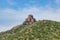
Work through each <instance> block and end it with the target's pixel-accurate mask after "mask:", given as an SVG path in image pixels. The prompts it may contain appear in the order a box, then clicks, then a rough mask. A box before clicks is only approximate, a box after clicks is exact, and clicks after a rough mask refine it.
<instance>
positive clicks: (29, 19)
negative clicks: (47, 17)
mask: <svg viewBox="0 0 60 40" xmlns="http://www.w3.org/2000/svg"><path fill="white" fill-rule="evenodd" d="M34 22H36V19H35V18H34V17H33V15H32V14H29V15H28V17H27V18H26V19H25V21H24V22H23V25H28V24H33V23H34Z"/></svg>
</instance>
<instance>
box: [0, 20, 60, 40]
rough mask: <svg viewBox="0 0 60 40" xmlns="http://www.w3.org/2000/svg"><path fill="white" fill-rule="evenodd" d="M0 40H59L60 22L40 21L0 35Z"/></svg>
mask: <svg viewBox="0 0 60 40" xmlns="http://www.w3.org/2000/svg"><path fill="white" fill-rule="evenodd" d="M0 40H60V22H55V21H50V20H42V21H38V22H36V23H34V24H31V25H18V26H16V27H14V28H12V29H11V30H9V31H6V32H2V33H0Z"/></svg>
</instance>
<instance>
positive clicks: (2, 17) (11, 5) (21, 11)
mask: <svg viewBox="0 0 60 40" xmlns="http://www.w3.org/2000/svg"><path fill="white" fill-rule="evenodd" d="M28 14H33V15H34V17H35V18H36V19H37V20H43V19H46V20H54V21H59V22H60V0H0V32H1V31H6V30H9V29H11V28H12V27H13V26H15V25H18V24H21V23H23V21H24V19H25V18H26V17H27V15H28Z"/></svg>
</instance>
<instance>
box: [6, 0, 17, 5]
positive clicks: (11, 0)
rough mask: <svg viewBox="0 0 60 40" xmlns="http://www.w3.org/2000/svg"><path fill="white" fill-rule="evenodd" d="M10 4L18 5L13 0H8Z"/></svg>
mask: <svg viewBox="0 0 60 40" xmlns="http://www.w3.org/2000/svg"><path fill="white" fill-rule="evenodd" d="M6 1H7V3H8V4H9V5H16V2H15V1H13V0H6Z"/></svg>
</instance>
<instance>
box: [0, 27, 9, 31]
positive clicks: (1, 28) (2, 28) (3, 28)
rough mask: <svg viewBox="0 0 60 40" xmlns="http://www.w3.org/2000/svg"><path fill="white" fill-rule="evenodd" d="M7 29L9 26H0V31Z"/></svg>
mask: <svg viewBox="0 0 60 40" xmlns="http://www.w3.org/2000/svg"><path fill="white" fill-rule="evenodd" d="M7 30H10V27H3V26H0V32H4V31H7Z"/></svg>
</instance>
